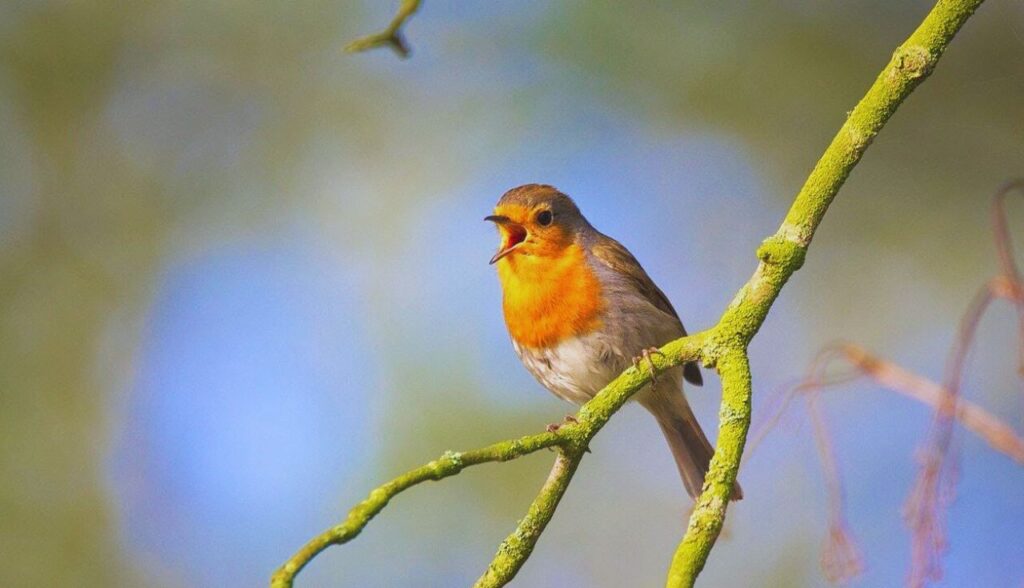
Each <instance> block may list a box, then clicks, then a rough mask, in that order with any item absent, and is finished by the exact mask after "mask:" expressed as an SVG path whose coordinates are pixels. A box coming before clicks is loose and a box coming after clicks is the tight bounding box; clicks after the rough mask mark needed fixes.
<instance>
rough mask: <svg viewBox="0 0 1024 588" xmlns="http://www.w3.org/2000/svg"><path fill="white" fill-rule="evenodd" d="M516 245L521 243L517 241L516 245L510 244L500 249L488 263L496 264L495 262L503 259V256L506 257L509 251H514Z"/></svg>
mask: <svg viewBox="0 0 1024 588" xmlns="http://www.w3.org/2000/svg"><path fill="white" fill-rule="evenodd" d="M516 247H519V243H516V244H514V245H510V246H508V247H502V248H501V249H499V250H498V252H497V253H495V254H494V257H492V258H491V260H490V261H488V262H487V263H488V264H490V265H494V264H495V262H497V261H498V260H499V259H501V258H502V257H505V256H506V255H508V254H509V253H512V251H514V250H515V248H516Z"/></svg>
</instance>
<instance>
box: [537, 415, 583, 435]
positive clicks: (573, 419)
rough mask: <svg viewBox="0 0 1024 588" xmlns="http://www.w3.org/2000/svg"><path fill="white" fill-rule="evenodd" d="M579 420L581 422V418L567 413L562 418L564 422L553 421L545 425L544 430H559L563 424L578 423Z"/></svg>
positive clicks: (552, 431) (551, 431)
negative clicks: (578, 418)
mask: <svg viewBox="0 0 1024 588" xmlns="http://www.w3.org/2000/svg"><path fill="white" fill-rule="evenodd" d="M578 422H579V420H577V419H576V417H574V416H573V415H571V414H567V415H565V418H564V419H562V422H560V423H552V424H550V425H548V426H547V427H545V428H544V430H545V431H547V432H548V433H554V432H556V431H558V429H561V428H562V425H564V424H566V423H573V424H576V423H578Z"/></svg>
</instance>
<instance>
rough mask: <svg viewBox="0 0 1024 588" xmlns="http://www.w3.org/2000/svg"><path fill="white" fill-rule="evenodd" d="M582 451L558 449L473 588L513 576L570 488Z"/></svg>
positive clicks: (491, 587)
mask: <svg viewBox="0 0 1024 588" xmlns="http://www.w3.org/2000/svg"><path fill="white" fill-rule="evenodd" d="M585 451H586V448H574V449H569V450H566V449H559V453H558V457H557V458H556V459H555V464H554V465H553V466H551V473H550V474H548V479H547V480H546V481H545V482H544V486H543V487H542V488H541V489H540V493H539V494H538V495H537V498H535V499H534V500H533V503H532V504H530V508H529V510H527V511H526V516H525V517H523V520H521V521H519V524H518V525H516V529H515V531H512V533H511V534H510V535H509V536H508V537H506V538H505V540H504V541H502V542H501V545H499V546H498V553H497V554H495V556H494V559H493V560H491V564H490V565H489V566H487V571H485V572H484V574H483V575H482V576H480V579H478V580H477V581H476V583H475V584H473V588H497V587H499V586H504V585H505V584H508V583H509V582H510V581H511V580H512V578H514V577H515V575H516V573H518V572H519V568H521V567H523V564H524V563H526V559H527V558H528V557H530V554H531V553H533V547H534V546H535V545H536V544H537V540H538V539H540V534H541V533H543V532H544V528H545V527H547V526H548V522H549V521H551V517H552V516H554V514H555V508H557V507H558V503H559V501H561V500H562V496H563V495H564V494H565V491H566V490H567V489H568V488H569V482H570V481H571V480H572V475H573V474H574V473H576V468H577V467H578V466H579V463H580V459H581V458H582V457H583V453H584V452H585Z"/></svg>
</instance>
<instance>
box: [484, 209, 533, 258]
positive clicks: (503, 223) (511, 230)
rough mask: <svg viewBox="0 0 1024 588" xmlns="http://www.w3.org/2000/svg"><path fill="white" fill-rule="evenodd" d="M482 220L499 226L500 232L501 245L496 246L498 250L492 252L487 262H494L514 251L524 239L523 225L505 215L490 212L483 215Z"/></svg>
mask: <svg viewBox="0 0 1024 588" xmlns="http://www.w3.org/2000/svg"><path fill="white" fill-rule="evenodd" d="M484 220H485V221H491V222H492V223H494V224H496V225H498V226H499V227H501V234H502V241H501V247H500V248H498V252H497V253H495V254H494V257H492V258H491V260H490V261H489V262H487V263H489V264H494V263H495V262H496V261H498V260H499V259H501V258H502V257H505V256H506V255H508V254H509V253H512V251H514V250H515V248H516V247H519V246H520V245H521V244H522V243H523V241H524V240H525V239H526V229H525V228H524V227H523V225H521V224H519V223H517V222H513V221H512V219H510V218H508V217H507V216H503V215H500V214H492V215H489V216H485V217H484Z"/></svg>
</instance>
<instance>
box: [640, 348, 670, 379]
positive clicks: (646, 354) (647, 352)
mask: <svg viewBox="0 0 1024 588" xmlns="http://www.w3.org/2000/svg"><path fill="white" fill-rule="evenodd" d="M652 355H660V356H662V357H665V354H664V353H662V352H661V349H658V348H657V347H648V348H647V349H644V350H643V351H641V352H640V355H638V356H636V357H634V358H633V367H635V368H636V369H638V370H639V369H640V360H642V359H643V360H647V369H648V370H650V373H651V385H654V384H657V383H658V371H657V368H655V367H654V360H653V359H651V356H652Z"/></svg>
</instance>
